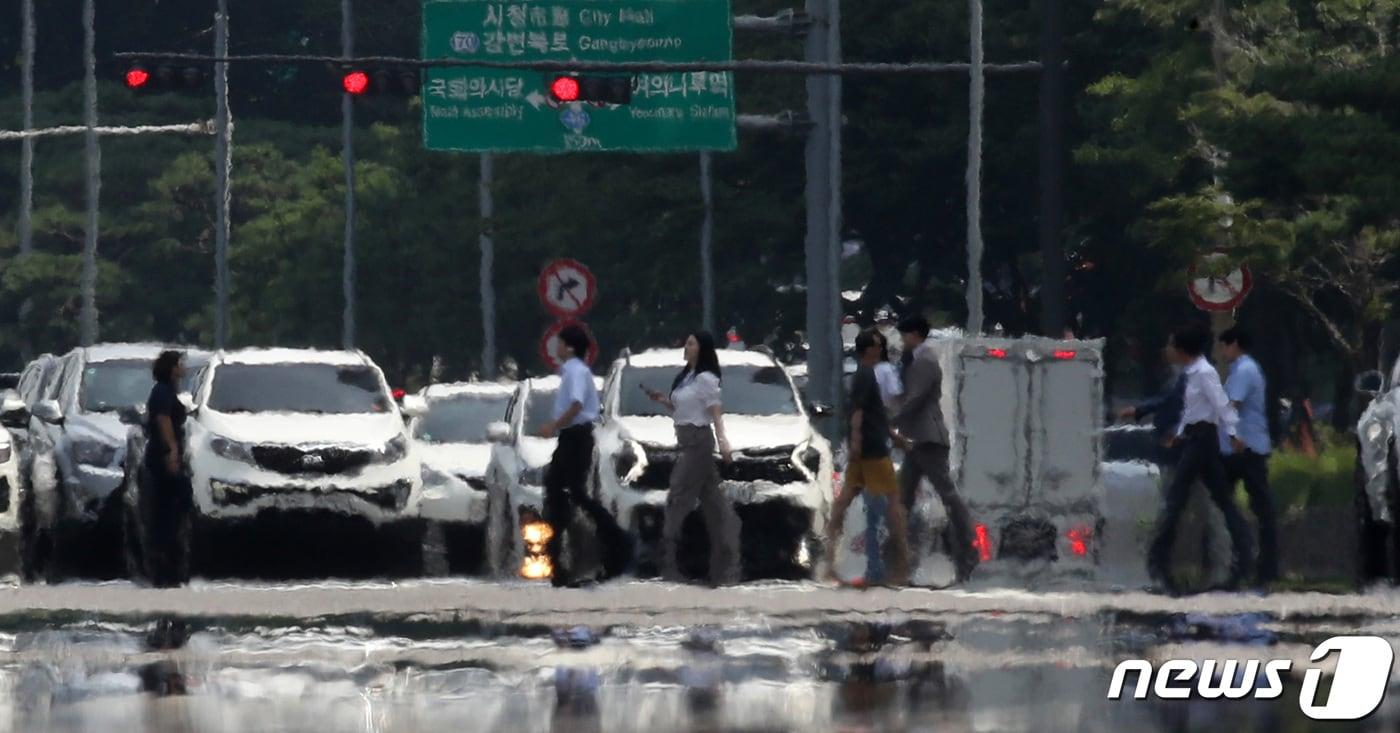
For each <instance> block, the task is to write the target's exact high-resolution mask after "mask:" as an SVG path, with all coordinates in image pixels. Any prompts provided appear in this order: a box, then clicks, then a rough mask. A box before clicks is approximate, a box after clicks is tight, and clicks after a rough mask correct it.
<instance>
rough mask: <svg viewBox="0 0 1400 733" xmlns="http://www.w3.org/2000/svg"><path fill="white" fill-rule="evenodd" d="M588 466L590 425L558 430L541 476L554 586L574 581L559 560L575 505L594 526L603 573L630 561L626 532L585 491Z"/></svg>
mask: <svg viewBox="0 0 1400 733" xmlns="http://www.w3.org/2000/svg"><path fill="white" fill-rule="evenodd" d="M592 469H593V426H592V425H576V426H574V427H571V428H565V429H563V430H561V431H559V444H558V446H557V447H555V449H554V457H553V458H552V459H551V460H550V462H549V470H548V471H546V472H545V476H544V521H546V522H548V523H549V526H550V527H553V528H554V536H553V537H552V538H550V540H549V543H548V544H547V545H546V548H545V550H546V552H548V553H549V561H550V562H551V563H552V564H553V565H554V578H553V580H554V581H555V584H556V585H564V584H567V583H569V582H571V581H572V580H575V578H574V577H572V575H573V574H572V569H569V568H565V567H564V566H563V565H562V564H561V563H560V562H559V550H560V548H561V547H563V539H564V532H565V531H567V530H568V528H569V527H570V526H571V525H572V524H573V517H574V508H575V507H578V508H579V509H582V510H583V511H584V513H586V514H587V515H588V517H589V519H592V520H593V526H594V527H596V528H597V531H598V543H599V545H600V546H601V548H602V556H603V572H604V573H605V574H606V575H608V576H609V577H611V576H614V575H618V574H620V573H621V572H622V571H623V570H626V569H627V565H628V563H629V562H630V561H631V554H632V543H631V541H630V540H629V538H628V537H627V533H626V532H625V531H623V529H622V527H620V526H619V525H618V523H617V520H616V519H614V518H613V516H612V515H611V514H609V513H608V510H607V509H604V508H603V505H602V504H600V503H599V502H598V500H596V499H594V498H593V497H592V496H589V494H588V474H589V472H590V471H591V470H592Z"/></svg>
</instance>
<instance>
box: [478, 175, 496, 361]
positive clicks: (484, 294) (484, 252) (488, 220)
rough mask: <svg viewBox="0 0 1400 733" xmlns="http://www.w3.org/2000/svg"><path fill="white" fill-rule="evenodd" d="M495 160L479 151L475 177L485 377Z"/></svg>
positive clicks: (492, 324) (490, 341) (489, 351)
mask: <svg viewBox="0 0 1400 733" xmlns="http://www.w3.org/2000/svg"><path fill="white" fill-rule="evenodd" d="M494 168H495V161H493V160H492V158H491V154H490V153H482V154H481V175H480V177H479V178H478V180H477V206H478V207H479V209H480V214H481V217H480V218H481V233H480V234H479V235H478V236H477V244H478V245H479V246H480V247H481V273H480V277H481V330H482V346H481V373H482V375H483V376H484V377H485V378H487V379H495V378H496V288H495V283H494V279H493V277H494V275H493V268H494V267H495V259H496V243H495V241H494V235H495V230H494V226H495V224H494V222H492V217H494V216H495V202H494V201H493V200H492V191H491V188H492V186H494V185H495V183H496V181H495V170H494Z"/></svg>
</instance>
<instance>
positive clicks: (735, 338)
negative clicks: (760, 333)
mask: <svg viewBox="0 0 1400 733" xmlns="http://www.w3.org/2000/svg"><path fill="white" fill-rule="evenodd" d="M729 343H731V344H737V343H739V333H738V332H737V331H730V332H729Z"/></svg>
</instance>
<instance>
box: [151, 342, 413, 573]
mask: <svg viewBox="0 0 1400 733" xmlns="http://www.w3.org/2000/svg"><path fill="white" fill-rule="evenodd" d="M193 402H194V407H193V409H191V410H190V414H189V420H188V422H186V423H185V444H186V451H185V454H186V456H187V459H188V463H189V465H188V469H187V470H188V471H189V472H190V476H191V482H192V484H193V488H194V517H193V518H192V519H193V521H194V525H195V531H194V533H193V534H194V537H195V538H196V539H197V540H199V541H205V542H207V541H211V540H210V536H211V533H212V531H213V530H214V529H215V528H218V527H220V526H225V527H227V526H229V525H236V524H239V523H246V522H249V521H251V520H255V519H270V518H273V517H277V516H284V517H287V516H290V517H294V518H295V520H296V521H295V522H293V525H294V526H297V527H298V528H304V529H305V530H306V531H312V530H314V529H316V527H315V526H314V524H313V523H312V522H308V521H307V520H314V519H324V520H327V524H333V523H334V521H335V520H354V521H357V522H358V523H359V524H358V525H357V526H359V527H361V528H363V522H364V520H368V523H369V525H371V526H372V528H373V529H376V530H395V531H405V532H406V534H408V535H409V536H411V535H412V534H413V533H414V532H415V530H416V531H417V534H418V535H419V536H420V538H421V529H418V526H419V522H418V510H419V506H418V505H419V501H420V493H421V488H422V478H421V474H422V468H421V465H420V463H419V458H418V453H417V448H416V446H415V445H414V443H413V441H412V440H410V438H409V435H408V428H407V425H406V424H405V421H404V417H403V414H401V413H400V411H399V408H398V407H397V406H396V405H395V404H394V400H393V399H392V397H391V396H390V392H389V388H388V385H387V384H386V383H385V381H384V375H383V374H382V373H381V372H380V370H379V367H377V366H375V364H374V362H373V361H371V360H370V358H369V357H368V356H366V355H365V354H363V353H361V352H358V351H353V352H352V351H315V350H309V349H249V350H245V351H235V352H229V353H220V354H217V355H215V356H214V357H213V358H212V359H211V360H210V362H209V364H208V365H207V366H206V367H205V368H204V369H203V370H202V372H201V375H200V378H199V381H198V384H197V386H196V389H195V391H194V394H193ZM412 402H416V401H412ZM411 404H412V403H411ZM405 411H407V412H413V411H415V409H414V407H412V406H410V407H406V408H405ZM136 442H142V443H143V442H144V441H136ZM139 447H140V448H141V449H142V450H144V445H141V446H139ZM136 449H137V446H135V445H133V446H132V448H131V450H133V451H134V450H136ZM133 458H134V460H131V461H128V464H129V470H128V471H127V472H126V474H127V488H128V493H129V494H131V495H132V496H131V498H129V499H128V501H127V508H128V510H134V509H135V508H137V507H139V506H141V502H140V500H139V493H140V491H141V489H142V488H143V484H145V483H146V481H145V479H144V474H145V470H144V463H145V462H144V461H142V460H140V459H137V458H135V456H133ZM128 516H129V517H130V515H128ZM138 516H139V513H138ZM123 524H124V526H126V527H134V528H136V530H137V531H138V533H140V535H141V537H140V538H139V539H144V535H145V529H144V528H145V523H144V522H139V521H138V522H124V523H123ZM299 531H300V530H299ZM410 541H411V540H410ZM137 544H138V545H139V546H141V547H145V546H147V545H146V543H145V542H138V543H137ZM132 546H133V543H132V542H131V538H128V542H127V547H128V548H131V547H132ZM351 549H352V548H350V547H347V548H346V550H347V551H349V550H351ZM196 554H197V555H198V556H199V557H197V558H196V559H198V560H203V559H205V558H204V557H203V554H204V553H203V552H198V553H196ZM412 554H413V555H415V556H417V555H419V553H418V552H417V550H416V549H415V550H414V551H413V553H412ZM286 559H287V560H289V561H290V560H292V559H294V558H286ZM295 559H304V558H295ZM403 560H405V561H407V562H416V559H415V558H409V557H405V558H403Z"/></svg>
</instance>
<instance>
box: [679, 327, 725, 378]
mask: <svg viewBox="0 0 1400 733" xmlns="http://www.w3.org/2000/svg"><path fill="white" fill-rule="evenodd" d="M690 335H691V336H694V337H695V343H697V344H699V345H700V353H699V354H698V355H696V357H695V373H696V374H703V373H704V372H709V373H711V374H713V375H715V379H723V377H721V376H720V373H719V352H718V351H716V350H715V337H714V335H713V334H711V333H710V332H709V331H692V332H691V333H690ZM687 376H690V365H689V364H686V365H685V366H684V367H681V371H680V374H677V375H676V379H675V381H673V382H671V391H672V392H675V391H676V388H678V387H680V386H681V382H684V381H685V378H686V377H687Z"/></svg>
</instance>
